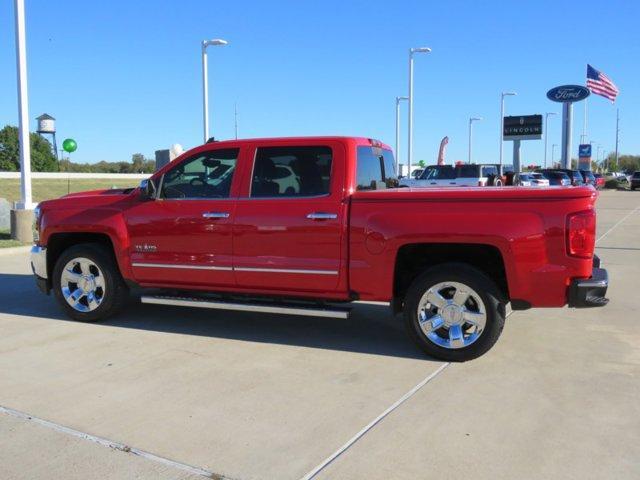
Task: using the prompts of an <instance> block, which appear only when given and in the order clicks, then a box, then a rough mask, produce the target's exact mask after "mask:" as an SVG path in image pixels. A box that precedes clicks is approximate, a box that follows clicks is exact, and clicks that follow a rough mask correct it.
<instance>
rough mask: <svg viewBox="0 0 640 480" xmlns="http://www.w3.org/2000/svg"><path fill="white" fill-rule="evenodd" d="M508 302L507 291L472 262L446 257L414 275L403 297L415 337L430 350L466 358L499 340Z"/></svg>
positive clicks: (409, 328)
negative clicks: (445, 259) (454, 260)
mask: <svg viewBox="0 0 640 480" xmlns="http://www.w3.org/2000/svg"><path fill="white" fill-rule="evenodd" d="M436 294H437V295H436ZM467 294H468V295H467ZM432 302H433V303H432ZM505 304H506V300H505V299H504V295H503V294H502V293H501V292H500V290H499V289H498V287H497V286H496V284H495V283H494V282H493V280H491V279H490V278H489V277H487V276H486V275H485V274H484V273H482V272H480V271H479V270H477V269H475V268H473V267H471V266H469V265H467V264H463V263H445V264H442V265H437V266H435V267H432V268H430V269H428V270H426V271H425V272H424V273H423V274H421V275H420V276H419V277H418V278H416V279H415V280H414V282H413V283H412V285H411V287H410V288H409V291H408V292H407V295H406V298H405V302H404V321H405V326H406V328H407V332H408V333H409V336H410V337H411V339H412V340H413V341H414V342H415V343H416V345H418V347H419V348H420V349H421V350H422V351H424V352H425V353H426V354H427V355H430V356H432V357H435V358H438V359H441V360H445V361H449V362H464V361H467V360H472V359H474V358H477V357H479V356H481V355H482V354H484V353H486V352H487V351H488V350H489V349H491V347H493V345H494V344H495V343H496V341H497V340H498V338H499V337H500V334H501V333H502V329H503V327H504V322H505Z"/></svg>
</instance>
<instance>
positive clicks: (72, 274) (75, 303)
mask: <svg viewBox="0 0 640 480" xmlns="http://www.w3.org/2000/svg"><path fill="white" fill-rule="evenodd" d="M60 288H61V290H62V296H63V297H64V298H65V300H66V301H67V303H68V304H69V305H70V306H71V307H72V308H73V309H74V310H77V311H79V312H92V311H93V310H95V309H96V308H98V307H99V306H100V304H101V303H102V300H103V299H104V295H105V291H106V290H105V288H106V287H105V278H104V275H103V273H102V271H101V270H100V268H98V266H97V265H96V264H95V262H93V261H92V260H89V259H88V258H84V257H78V258H74V259H73V260H71V261H69V262H68V263H67V264H66V265H65V266H64V269H63V270H62V274H61V275H60Z"/></svg>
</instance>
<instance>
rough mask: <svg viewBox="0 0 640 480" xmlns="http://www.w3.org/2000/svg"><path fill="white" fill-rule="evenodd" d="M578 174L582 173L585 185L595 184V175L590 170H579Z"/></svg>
mask: <svg viewBox="0 0 640 480" xmlns="http://www.w3.org/2000/svg"><path fill="white" fill-rule="evenodd" d="M580 174H581V175H582V180H583V181H584V183H586V184H587V185H593V186H594V187H596V186H597V181H596V177H595V175H594V174H593V172H592V171H591V170H580Z"/></svg>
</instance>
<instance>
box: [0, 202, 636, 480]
mask: <svg viewBox="0 0 640 480" xmlns="http://www.w3.org/2000/svg"><path fill="white" fill-rule="evenodd" d="M639 207H640V193H636V192H609V191H607V192H604V193H603V194H602V196H601V198H600V200H599V203H598V215H599V216H598V236H599V237H600V238H599V240H598V244H597V247H598V248H597V253H598V254H599V255H600V257H601V258H602V260H603V263H604V264H605V268H607V269H608V270H609V274H610V279H611V286H610V291H609V296H610V298H611V302H610V304H609V305H608V306H607V307H605V308H603V309H588V310H569V309H551V310H530V311H526V312H516V313H514V314H513V315H511V316H510V317H509V319H508V320H507V325H506V327H505V331H504V333H503V335H502V338H501V339H500V340H499V341H498V344H497V345H496V347H494V349H493V350H491V351H490V352H489V353H488V354H487V355H485V356H483V357H481V358H480V359H478V360H475V361H472V362H468V363H464V364H451V365H449V364H446V363H443V362H438V361H435V360H432V359H429V358H425V357H423V356H422V354H421V353H419V352H418V351H417V350H416V349H415V348H414V347H413V346H412V344H411V343H410V342H409V340H408V339H407V338H406V336H405V333H404V331H403V328H402V325H401V322H400V320H399V318H395V319H394V318H393V317H392V316H391V315H390V314H389V312H388V309H387V307H385V306H381V305H370V304H360V305H358V306H357V307H356V309H355V314H354V315H353V316H352V318H351V319H349V320H347V321H344V320H327V319H312V318H300V317H279V316H275V315H256V314H249V313H224V312H209V311H200V310H187V309H179V308H168V307H161V306H151V305H144V306H143V305H140V304H137V303H136V302H132V303H131V305H130V307H129V308H128V309H127V311H126V312H125V313H124V314H122V315H120V316H119V317H117V318H114V319H112V320H110V321H108V322H106V323H102V324H81V323H75V322H71V321H68V320H67V319H66V318H65V317H64V316H63V315H62V313H61V311H60V310H59V309H58V307H57V305H56V304H55V303H54V300H53V299H52V298H51V297H46V296H44V295H42V294H40V293H39V292H38V291H37V290H36V288H35V286H34V284H33V279H32V277H31V275H30V270H29V267H28V264H27V258H28V256H27V254H26V253H13V254H10V255H7V254H3V253H0V478H1V479H3V480H9V479H29V480H38V479H45V478H46V479H49V478H65V479H76V478H77V479H83V480H86V479H93V478H96V479H97V478H100V479H103V480H104V479H119V480H120V479H128V478H136V479H197V478H202V477H203V476H204V475H209V476H210V477H213V478H221V477H222V478H231V479H237V480H249V479H292V480H295V479H302V478H311V477H313V478H317V479H360V478H362V479H367V480H373V479H385V480H386V479H412V480H413V479H416V478H438V479H448V478H451V479H458V478H463V477H472V478H474V479H491V480H495V479H502V478H504V479H514V478H518V479H529V478H531V479H538V478H540V479H548V478H563V479H571V478H575V479H581V480H583V479H590V478H593V479H602V478H615V479H616V480H619V479H636V478H640V328H639V327H638V322H640V314H639V311H640V309H639V308H638V304H639V302H640V292H639V290H638V287H639V286H640V208H639Z"/></svg>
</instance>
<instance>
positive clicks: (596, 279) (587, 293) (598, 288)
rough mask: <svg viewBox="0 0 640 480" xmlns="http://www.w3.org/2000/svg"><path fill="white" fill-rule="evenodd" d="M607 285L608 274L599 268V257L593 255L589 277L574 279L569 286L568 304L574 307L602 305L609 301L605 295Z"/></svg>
mask: <svg viewBox="0 0 640 480" xmlns="http://www.w3.org/2000/svg"><path fill="white" fill-rule="evenodd" d="M608 287H609V274H608V273H607V271H606V270H605V269H604V268H600V258H598V256H597V255H594V256H593V270H592V272H591V278H583V279H575V280H572V281H571V286H570V287H569V306H570V307H574V308H585V307H604V306H605V305H606V304H607V303H609V299H608V298H606V297H605V295H606V294H607V288H608Z"/></svg>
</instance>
